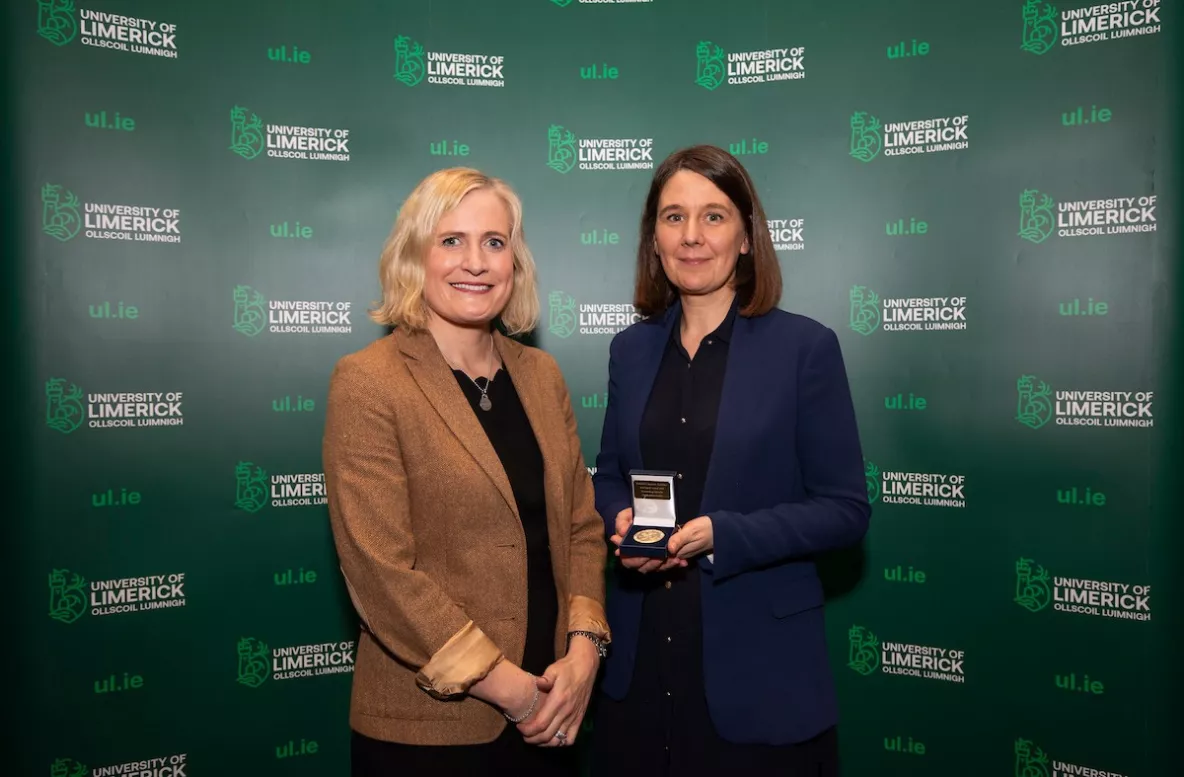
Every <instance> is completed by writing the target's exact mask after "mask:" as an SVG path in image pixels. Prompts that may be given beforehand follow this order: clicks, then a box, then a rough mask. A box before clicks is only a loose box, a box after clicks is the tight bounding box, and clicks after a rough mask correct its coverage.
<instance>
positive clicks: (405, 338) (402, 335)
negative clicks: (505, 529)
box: [395, 329, 518, 517]
mask: <svg viewBox="0 0 1184 777" xmlns="http://www.w3.org/2000/svg"><path fill="white" fill-rule="evenodd" d="M395 337H396V338H397V340H398V343H399V348H400V350H401V351H402V352H403V353H404V354H405V355H407V356H409V357H410V358H409V359H407V362H406V363H407V369H408V370H409V371H410V372H411V377H412V378H414V379H415V382H416V383H417V384H419V388H420V390H421V391H423V393H424V396H425V397H427V399H428V401H429V402H430V403H431V404H432V407H433V408H434V409H435V410H436V412H437V413H438V414H439V415H440V417H441V418H442V419H444V423H445V424H447V425H448V428H449V429H450V430H451V431H452V433H453V434H454V435H456V438H457V439H458V440H460V443H461V445H463V446H464V447H465V449H466V450H467V451H468V452H469V454H470V455H472V457H473V459H475V460H476V462H477V464H478V466H480V467H481V469H482V470H484V471H485V474H486V475H488V476H489V479H490V480H492V481H493V484H494V485H495V486H497V490H498V491H499V492H501V495H502V498H503V499H505V500H506V505H507V506H508V507H509V508H510V511H511V512H513V513H514V516H515V517H518V503H517V502H516V501H515V500H514V491H513V489H511V488H510V479H509V478H508V477H506V471H505V469H503V468H502V463H501V460H500V459H499V458H498V457H497V451H495V450H494V449H493V445H492V444H491V443H490V442H489V438H488V437H486V436H485V430H484V429H482V428H481V423H480V422H479V421H478V420H477V419H476V418H474V417H473V408H472V407H471V406H470V405H469V401H468V400H467V399H466V398H465V395H464V392H462V391H461V389H460V386H458V385H456V378H455V377H453V375H452V368H451V367H449V366H448V362H446V361H444V357H443V356H442V355H441V354H440V349H439V348H438V347H437V346H436V341H435V340H434V339H433V338H432V336H431V334H430V333H427V332H416V333H409V332H406V331H404V330H401V329H396V330H395Z"/></svg>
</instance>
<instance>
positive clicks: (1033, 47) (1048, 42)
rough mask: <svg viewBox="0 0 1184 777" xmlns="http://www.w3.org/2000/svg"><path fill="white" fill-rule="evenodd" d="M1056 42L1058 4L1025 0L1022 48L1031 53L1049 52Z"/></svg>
mask: <svg viewBox="0 0 1184 777" xmlns="http://www.w3.org/2000/svg"><path fill="white" fill-rule="evenodd" d="M1056 42H1057V9H1056V6H1054V5H1052V4H1051V3H1045V2H1042V0H1025V2H1024V33H1023V42H1022V43H1020V49H1022V50H1023V51H1027V52H1028V53H1030V54H1047V53H1048V51H1049V49H1051V48H1052V47H1053V46H1054V45H1056Z"/></svg>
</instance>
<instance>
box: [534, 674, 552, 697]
mask: <svg viewBox="0 0 1184 777" xmlns="http://www.w3.org/2000/svg"><path fill="white" fill-rule="evenodd" d="M534 684H535V685H537V686H538V687H539V691H540V692H542V693H550V692H551V691H552V690H553V689H554V688H555V681H554V680H553V679H551V678H550V677H547V675H545V674H544V675H543V676H542V677H536V678H535V681H534Z"/></svg>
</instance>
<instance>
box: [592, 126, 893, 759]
mask: <svg viewBox="0 0 1184 777" xmlns="http://www.w3.org/2000/svg"><path fill="white" fill-rule="evenodd" d="M640 232H641V234H640V240H639V242H638V248H637V287H636V291H635V294H634V300H635V301H634V305H635V306H636V308H637V310H638V312H639V313H641V314H642V315H643V316H646V317H647V318H646V319H645V320H643V321H641V322H639V323H637V324H634V325H633V326H631V327H630V328H628V329H626V330H625V331H623V332H621V333H620V334H618V335H617V336H616V337H615V338H614V339H613V342H612V345H611V346H610V349H609V379H608V404H607V409H606V413H605V418H604V428H603V431H602V437H601V446H600V453H599V455H598V457H597V459H596V474H595V475H594V477H593V482H594V483H595V488H596V506H597V510H598V512H599V513H600V514H601V515H602V516H604V518H605V522H606V536H608V537H609V539H610V541H611V543H612V546H613V547H614V549H615V553H616V555H617V556H618V557H619V562H618V563H617V564H616V565H615V568H614V569H613V570H612V571H611V573H610V575H609V593H608V603H609V604H608V615H609V619H610V622H611V623H612V624H613V650H612V651H611V654H610V656H609V657H608V659H607V662H606V665H605V679H604V683H603V691H604V694H603V695H602V697H601V698H600V699H599V700H598V704H599V709H598V711H597V715H596V720H595V737H594V743H593V745H594V750H595V769H594V772H595V773H596V774H604V775H612V776H613V777H625V776H626V775H633V774H637V775H646V776H647V777H656V776H657V775H666V774H669V775H679V776H680V777H689V776H690V775H713V776H714V775H719V774H770V775H772V774H776V775H792V776H795V777H796V776H798V775H801V776H802V777H804V776H805V775H810V777H818V776H819V775H825V776H826V777H833V775H837V774H838V743H837V737H836V722H837V704H836V699H835V691H834V688H833V685H832V678H831V672H830V667H829V663H828V659H827V652H826V636H825V633H824V627H823V593H822V585H821V582H820V581H819V578H818V575H817V572H816V568H815V563H814V556H815V555H816V554H819V553H823V552H826V551H831V550H835V549H839V548H843V547H847V546H850V545H853V544H855V543H857V542H859V541H860V539H861V538H862V537H863V535H864V533H865V531H866V530H867V526H868V519H869V517H870V514H871V509H870V506H869V503H868V498H867V490H866V486H865V479H864V473H863V455H862V452H861V449H860V442H859V434H858V430H857V427H856V422H855V413H854V409H853V406H852V401H851V394H850V389H849V387H848V383H847V376H846V370H845V367H844V364H843V358H842V354H841V352H840V349H839V343H838V338H837V337H836V335H835V333H834V332H833V331H832V330H830V329H828V328H827V327H825V326H823V325H822V324H820V323H818V322H816V321H814V320H812V319H809V318H806V317H804V316H800V315H796V314H793V313H788V312H786V311H783V310H779V309H778V308H777V305H778V303H779V301H780V297H781V271H780V267H779V265H778V262H777V256H776V253H775V251H774V248H773V243H772V240H771V238H770V235H769V232H768V227H767V222H766V219H765V212H764V209H763V207H762V206H761V203H760V199H759V198H758V196H757V193H756V190H755V187H754V186H753V184H752V180H751V178H750V177H749V175H748V172H747V171H746V170H745V169H744V167H743V166H742V165H741V164H740V162H739V161H737V160H736V159H735V158H734V157H733V156H732V155H730V154H728V153H727V152H725V151H723V150H722V149H719V148H716V147H714V146H695V147H692V148H687V149H683V150H681V151H678V152H676V153H674V154H672V155H671V156H670V157H668V158H667V159H666V160H665V161H664V162H663V163H662V164H661V165H660V166H659V167H658V169H657V170H656V171H655V173H654V177H653V182H652V184H651V186H650V190H649V195H648V197H647V198H646V202H645V207H644V210H643V212H642V219H641V231H640ZM638 470H644V471H647V472H655V471H657V472H668V473H670V475H669V477H670V479H671V481H670V482H672V483H673V497H674V512H675V514H676V524H675V525H676V528H675V530H674V531H673V533H672V534H671V536H670V538H669V540H668V541H667V542H666V545H665V554H664V556H662V557H658V558H653V557H649V556H645V555H634V554H633V553H632V552H631V551H630V548H631V547H636V546H637V541H635V540H633V537H634V532H635V530H636V528H637V527H634V526H633V517H634V516H633V505H634V502H633V499H634V496H635V492H634V491H633V490H632V489H631V487H630V482H631V477H630V476H631V473H635V472H637V471H638ZM657 533H660V532H657ZM647 534H650V535H654V534H656V533H655V532H652V531H651V532H648V533H647ZM627 538H628V539H629V541H628V542H626V539H627ZM646 539H649V537H647V538H646ZM642 541H644V540H642Z"/></svg>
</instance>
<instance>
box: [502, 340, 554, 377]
mask: <svg viewBox="0 0 1184 777" xmlns="http://www.w3.org/2000/svg"><path fill="white" fill-rule="evenodd" d="M503 347H504V348H506V349H507V350H509V351H510V352H511V353H513V354H514V356H515V357H516V358H517V360H518V363H519V364H522V365H525V366H526V368H527V369H529V370H532V371H535V372H541V373H544V374H550V373H558V372H559V362H557V361H555V357H554V356H552V355H551V354H549V353H548V352H546V351H544V350H543V349H542V348H539V347H537V346H534V345H527V344H526V343H523V342H521V341H519V340H515V339H513V338H511V337H506V338H505V339H504V346H503Z"/></svg>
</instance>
